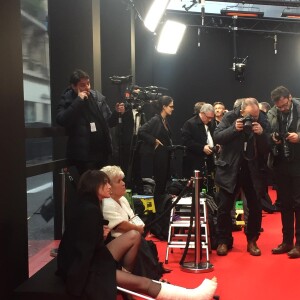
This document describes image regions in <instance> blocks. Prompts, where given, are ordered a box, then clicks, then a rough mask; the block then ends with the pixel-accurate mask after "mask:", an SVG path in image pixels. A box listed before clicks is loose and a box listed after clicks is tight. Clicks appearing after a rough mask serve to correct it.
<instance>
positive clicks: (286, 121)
mask: <svg viewBox="0 0 300 300" xmlns="http://www.w3.org/2000/svg"><path fill="white" fill-rule="evenodd" d="M271 98H272V100H273V101H274V104H275V105H274V107H273V108H272V109H271V110H270V111H269V112H268V119H269V122H270V124H271V131H272V135H271V139H272V142H273V147H272V151H271V153H270V157H269V158H270V159H269V161H268V162H269V166H270V167H271V168H273V171H274V175H275V180H276V184H277V197H278V199H279V201H280V204H281V206H280V212H281V222H282V234H283V239H282V243H281V244H280V245H278V246H277V247H276V248H274V249H272V253H273V254H283V253H287V254H288V256H289V257H290V258H299V257H300V103H299V101H297V100H296V99H292V96H291V94H290V92H289V90H288V89H287V88H285V87H284V86H279V87H277V88H276V89H274V90H273V91H272V92H271ZM294 235H295V238H296V241H295V246H294Z"/></svg>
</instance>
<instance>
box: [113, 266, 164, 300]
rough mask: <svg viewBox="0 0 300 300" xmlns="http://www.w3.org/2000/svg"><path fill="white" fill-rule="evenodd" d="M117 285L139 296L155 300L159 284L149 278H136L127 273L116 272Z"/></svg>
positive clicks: (159, 287)
mask: <svg viewBox="0 0 300 300" xmlns="http://www.w3.org/2000/svg"><path fill="white" fill-rule="evenodd" d="M116 275H117V285H118V286H120V287H122V288H125V289H128V290H132V291H135V292H138V293H141V294H145V295H148V296H150V297H153V298H156V297H157V295H158V294H159V292H160V289H161V284H160V283H157V282H154V281H152V280H151V279H149V278H146V277H141V276H136V275H133V274H130V273H127V272H123V271H120V270H117V273H116Z"/></svg>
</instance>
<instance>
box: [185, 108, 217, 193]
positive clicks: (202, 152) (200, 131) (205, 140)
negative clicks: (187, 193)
mask: <svg viewBox="0 0 300 300" xmlns="http://www.w3.org/2000/svg"><path fill="white" fill-rule="evenodd" d="M214 117H215V114H214V108H213V106H212V105H211V104H208V103H205V104H203V105H202V107H201V109H200V111H199V113H198V114H197V115H195V116H194V117H192V118H190V119H189V120H187V121H186V122H185V123H184V125H183V127H182V143H183V145H184V146H186V147H187V151H186V156H185V157H184V160H183V176H184V177H185V178H190V177H191V176H193V174H194V170H199V171H201V173H202V174H205V175H208V174H209V175H210V174H211V173H212V172H213V171H214V169H215V166H214V154H215V153H216V152H218V150H217V148H218V147H216V146H215V145H214V141H213V139H212V135H213V130H214V126H213V125H212V120H213V119H214ZM213 186H214V183H213V182H212V180H210V181H209V182H208V191H207V192H208V193H209V194H211V196H213V194H212V193H213V191H212V190H213Z"/></svg>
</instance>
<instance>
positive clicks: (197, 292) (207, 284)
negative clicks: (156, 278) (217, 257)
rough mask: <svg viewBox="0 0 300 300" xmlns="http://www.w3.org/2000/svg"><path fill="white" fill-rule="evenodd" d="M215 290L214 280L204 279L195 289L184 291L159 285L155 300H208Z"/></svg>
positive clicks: (181, 288)
mask: <svg viewBox="0 0 300 300" xmlns="http://www.w3.org/2000/svg"><path fill="white" fill-rule="evenodd" d="M216 288H217V282H216V281H215V280H210V279H205V280H204V281H203V282H202V284H200V285H199V286H198V287H196V288H195V289H186V288H183V287H180V286H176V285H172V284H166V283H161V290H160V292H159V294H158V295H157V298H156V299H157V300H210V299H212V297H213V295H214V293H215V291H216Z"/></svg>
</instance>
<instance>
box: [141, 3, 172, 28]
mask: <svg viewBox="0 0 300 300" xmlns="http://www.w3.org/2000/svg"><path fill="white" fill-rule="evenodd" d="M169 2H170V0H154V1H153V3H152V5H151V7H150V9H149V11H148V13H147V15H146V18H145V21H144V24H145V26H146V27H147V28H148V29H149V30H150V31H151V32H154V31H155V29H156V27H157V25H158V23H159V21H160V19H161V17H162V16H163V14H164V13H165V11H166V9H167V6H168V4H169Z"/></svg>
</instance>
